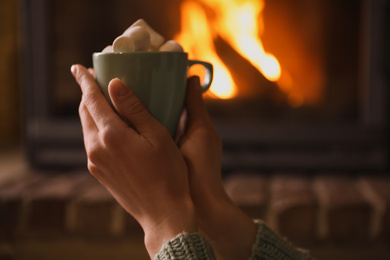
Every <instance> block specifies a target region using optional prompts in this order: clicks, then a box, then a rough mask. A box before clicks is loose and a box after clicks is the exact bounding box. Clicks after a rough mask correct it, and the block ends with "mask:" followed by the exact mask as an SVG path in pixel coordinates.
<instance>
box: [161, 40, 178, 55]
mask: <svg viewBox="0 0 390 260" xmlns="http://www.w3.org/2000/svg"><path fill="white" fill-rule="evenodd" d="M159 51H177V52H183V47H181V45H180V44H179V43H178V42H177V41H174V40H169V41H167V42H166V43H164V44H163V45H162V46H161V47H160V49H159Z"/></svg>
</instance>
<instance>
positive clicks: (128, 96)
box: [108, 78, 162, 134]
mask: <svg viewBox="0 0 390 260" xmlns="http://www.w3.org/2000/svg"><path fill="white" fill-rule="evenodd" d="M108 93H109V95H110V98H111V101H112V103H113V105H114V107H115V109H116V110H117V111H118V113H119V114H120V115H121V116H122V117H123V118H124V119H126V120H127V121H129V122H130V123H131V125H132V126H133V127H134V128H135V129H136V130H137V131H138V133H140V134H145V133H148V132H152V131H155V129H158V127H162V126H161V125H160V124H159V123H158V122H157V120H156V119H155V118H154V117H153V116H152V115H151V114H150V113H149V111H148V110H147V109H146V108H145V106H144V105H143V104H142V102H141V101H140V100H139V99H138V98H137V97H136V95H135V94H134V92H133V91H131V90H130V88H128V87H127V86H126V85H125V84H124V83H123V82H122V81H121V80H120V79H118V78H115V79H113V80H111V81H110V83H109V84H108ZM156 127H157V128H156Z"/></svg>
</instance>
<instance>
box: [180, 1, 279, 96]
mask: <svg viewBox="0 0 390 260" xmlns="http://www.w3.org/2000/svg"><path fill="white" fill-rule="evenodd" d="M198 2H200V3H201V4H200V3H198ZM198 2H195V1H191V0H187V1H184V2H183V3H182V4H181V17H182V18H181V29H182V32H181V33H180V34H179V35H177V36H176V37H175V40H176V41H178V42H180V43H181V44H182V46H183V47H184V49H185V50H186V51H188V52H189V54H190V55H191V56H192V58H195V59H204V60H208V61H209V62H211V63H212V64H213V65H214V83H213V85H212V87H211V89H210V90H211V92H212V94H213V95H214V96H215V97H217V98H224V99H225V98H233V97H235V96H236V95H237V92H238V90H237V86H236V85H235V84H234V81H233V79H232V77H231V75H230V73H229V70H228V69H227V68H226V66H225V65H224V64H223V62H222V61H221V60H220V59H219V58H218V55H217V52H216V51H215V46H214V39H215V38H216V37H217V36H220V37H221V38H222V39H224V40H225V41H226V42H227V43H229V44H230V45H231V47H232V48H233V49H234V50H235V51H236V52H237V53H239V54H240V55H241V56H242V57H244V58H245V59H247V60H248V61H249V62H250V63H251V64H252V65H253V66H254V67H255V68H256V69H257V70H259V71H260V72H261V73H262V74H263V75H264V76H265V77H266V78H267V79H268V80H270V81H277V80H279V78H280V76H281V67H280V64H279V62H278V60H277V59H276V58H275V56H273V55H272V54H270V53H267V52H266V51H265V50H264V47H263V44H262V42H261V40H260V38H259V33H261V32H262V30H263V27H264V25H263V22H262V20H261V12H262V10H263V8H264V2H263V1H261V0H199V1H198ZM202 4H203V5H202ZM205 7H207V8H209V9H211V10H213V16H212V17H211V18H210V17H207V15H206V12H205Z"/></svg>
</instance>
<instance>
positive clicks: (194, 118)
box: [186, 76, 212, 129]
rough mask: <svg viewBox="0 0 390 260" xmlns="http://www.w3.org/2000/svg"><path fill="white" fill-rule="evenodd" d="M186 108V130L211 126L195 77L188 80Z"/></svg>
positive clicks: (197, 80)
mask: <svg viewBox="0 0 390 260" xmlns="http://www.w3.org/2000/svg"><path fill="white" fill-rule="evenodd" d="M186 107H187V112H188V126H187V127H188V129H190V128H192V127H194V126H200V125H202V126H205V125H206V126H210V124H212V123H211V119H210V117H209V115H208V113H207V110H206V105H205V103H204V101H203V97H202V89H201V87H200V81H199V77H197V76H194V77H191V78H189V79H188V88H187V97H186Z"/></svg>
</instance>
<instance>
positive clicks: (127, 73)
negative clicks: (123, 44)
mask: <svg viewBox="0 0 390 260" xmlns="http://www.w3.org/2000/svg"><path fill="white" fill-rule="evenodd" d="M195 64H198V65H202V66H204V67H205V70H206V73H205V77H204V82H203V83H202V86H201V87H202V90H203V92H205V91H207V90H208V89H209V87H210V85H211V82H212V79H213V66H212V65H211V64H210V63H207V62H203V61H198V60H188V54H187V53H185V52H129V53H98V52H96V53H94V54H93V68H94V70H95V76H96V81H97V83H98V85H99V86H100V88H101V90H102V91H103V93H104V95H105V96H106V98H107V99H108V100H109V101H110V102H111V99H110V97H109V94H108V83H109V82H110V81H111V80H112V79H113V78H119V79H121V80H122V81H123V82H124V83H125V84H126V85H127V86H128V87H129V88H130V89H131V90H132V91H133V92H134V93H135V95H136V96H137V97H138V98H139V99H140V100H141V102H142V103H143V104H144V105H145V107H146V108H147V109H148V110H149V112H150V113H151V114H152V115H153V116H154V117H155V118H156V119H157V120H158V121H159V122H160V123H161V124H162V125H164V126H165V127H166V128H167V129H168V131H169V133H170V134H171V136H172V137H174V135H175V133H176V127H177V125H178V122H179V119H180V115H181V112H182V109H183V104H184V100H185V96H186V88H187V73H188V69H189V68H190V67H191V66H192V65H195Z"/></svg>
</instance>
